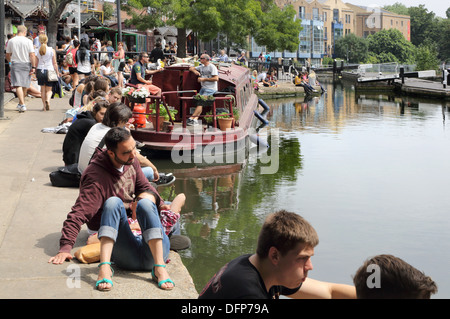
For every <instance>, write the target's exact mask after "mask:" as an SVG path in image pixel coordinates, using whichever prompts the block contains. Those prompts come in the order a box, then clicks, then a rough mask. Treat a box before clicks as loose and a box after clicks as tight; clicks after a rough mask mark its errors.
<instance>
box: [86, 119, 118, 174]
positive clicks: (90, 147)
mask: <svg viewBox="0 0 450 319" xmlns="http://www.w3.org/2000/svg"><path fill="white" fill-rule="evenodd" d="M110 129H111V128H110V127H109V126H106V125H104V124H103V123H97V124H94V126H92V127H91V129H90V130H89V132H88V134H87V135H86V137H85V138H84V141H83V144H81V148H80V156H79V158H78V171H79V172H80V173H83V171H84V170H85V169H86V167H87V166H88V165H89V162H90V160H91V158H92V155H93V154H94V151H95V149H96V148H97V146H98V145H99V144H100V142H101V140H102V139H103V137H104V136H105V135H106V133H108V131H109V130H110Z"/></svg>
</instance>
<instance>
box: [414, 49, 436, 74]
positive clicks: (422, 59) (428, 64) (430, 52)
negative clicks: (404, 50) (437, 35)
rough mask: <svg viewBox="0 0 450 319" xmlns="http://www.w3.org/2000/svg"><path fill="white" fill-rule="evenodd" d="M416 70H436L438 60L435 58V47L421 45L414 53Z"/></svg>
mask: <svg viewBox="0 0 450 319" xmlns="http://www.w3.org/2000/svg"><path fill="white" fill-rule="evenodd" d="M415 61H416V70H417V71H422V70H437V69H438V67H439V59H438V58H437V50H436V46H430V45H425V44H421V45H419V46H418V47H417V48H416V51H415Z"/></svg>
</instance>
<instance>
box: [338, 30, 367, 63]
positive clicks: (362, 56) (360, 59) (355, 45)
mask: <svg viewBox="0 0 450 319" xmlns="http://www.w3.org/2000/svg"><path fill="white" fill-rule="evenodd" d="M368 48H369V43H368V41H367V39H364V38H360V37H358V36H356V35H355V34H353V33H350V34H347V35H346V36H345V37H343V38H340V39H339V40H337V41H336V43H335V46H334V50H335V54H336V56H337V57H340V58H342V59H344V60H346V61H347V62H350V63H364V62H365V61H366V59H367V58H368Z"/></svg>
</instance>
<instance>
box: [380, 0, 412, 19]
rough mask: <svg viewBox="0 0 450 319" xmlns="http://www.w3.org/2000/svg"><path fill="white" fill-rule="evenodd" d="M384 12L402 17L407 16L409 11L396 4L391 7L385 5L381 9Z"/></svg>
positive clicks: (403, 6)
mask: <svg viewBox="0 0 450 319" xmlns="http://www.w3.org/2000/svg"><path fill="white" fill-rule="evenodd" d="M383 9H384V10H387V11H390V12H394V13H397V14H402V15H405V16H407V15H409V9H408V8H407V7H406V6H405V5H404V4H402V3H400V2H396V3H394V4H393V5H386V6H384V7H383Z"/></svg>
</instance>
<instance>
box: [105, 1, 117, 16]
mask: <svg viewBox="0 0 450 319" xmlns="http://www.w3.org/2000/svg"><path fill="white" fill-rule="evenodd" d="M113 13H114V7H113V6H112V4H111V3H109V2H103V20H109V19H110V18H111V17H112V16H113Z"/></svg>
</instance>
